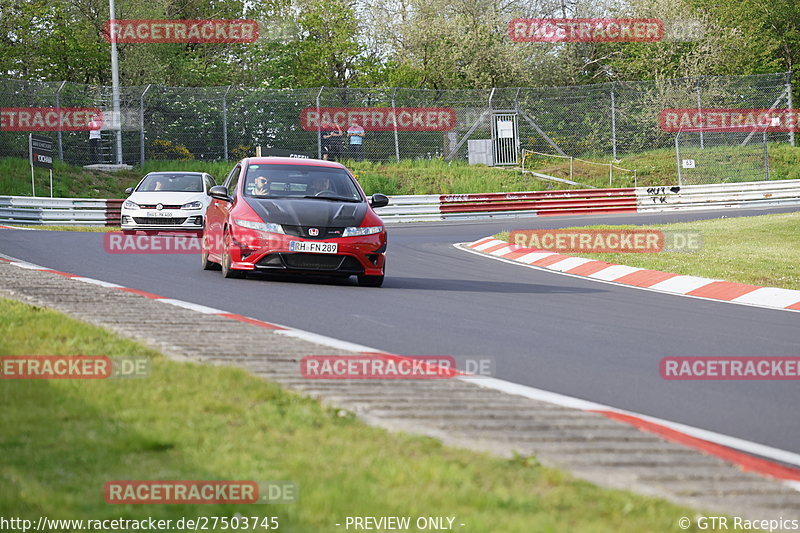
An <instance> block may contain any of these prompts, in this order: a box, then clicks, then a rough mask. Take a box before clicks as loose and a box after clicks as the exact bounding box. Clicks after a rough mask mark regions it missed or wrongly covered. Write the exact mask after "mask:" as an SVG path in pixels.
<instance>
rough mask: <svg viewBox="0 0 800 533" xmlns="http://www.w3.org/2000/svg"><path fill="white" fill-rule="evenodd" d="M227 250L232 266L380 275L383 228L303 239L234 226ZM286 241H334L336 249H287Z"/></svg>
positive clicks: (384, 233)
mask: <svg viewBox="0 0 800 533" xmlns="http://www.w3.org/2000/svg"><path fill="white" fill-rule="evenodd" d="M237 229H238V230H239V231H236V232H234V233H233V234H232V235H231V237H232V242H231V246H230V248H229V253H230V256H231V268H232V269H234V270H258V271H264V272H294V273H298V272H304V273H315V274H325V275H347V276H352V275H366V276H381V275H383V273H384V264H385V252H386V232H385V231H383V232H381V233H376V234H374V235H366V236H359V237H339V238H335V239H319V240H317V239H304V238H302V237H295V236H291V235H281V234H276V233H263V232H259V231H255V230H249V229H241V228H237ZM290 241H302V242H315V243H336V244H337V245H338V249H337V253H335V254H325V253H308V252H293V251H291V250H290V245H289V242H290Z"/></svg>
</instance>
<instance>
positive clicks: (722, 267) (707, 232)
mask: <svg viewBox="0 0 800 533" xmlns="http://www.w3.org/2000/svg"><path fill="white" fill-rule="evenodd" d="M635 227H637V226H602V225H601V226H581V227H580V229H610V228H616V229H626V228H635ZM638 227H641V226H638ZM647 227H652V228H656V229H661V230H677V231H680V230H697V231H700V232H701V233H702V240H703V247H702V249H701V250H700V251H698V252H694V253H669V252H663V253H639V254H637V253H614V254H591V253H589V254H587V253H584V254H580V256H581V257H587V258H591V259H598V260H601V261H608V262H610V263H618V264H623V265H629V266H634V267H640V268H649V269H653V270H661V271H663V272H674V273H676V274H685V275H690V276H701V277H705V278H715V279H722V280H725V281H735V282H738V283H749V284H752V285H762V286H765V287H781V288H784V289H797V290H800V270H798V268H797V265H798V264H800V213H783V214H774V215H760V216H755V217H735V218H717V219H711V220H702V221H697V222H681V223H677V224H659V225H654V226H647ZM497 238H498V239H502V240H508V233H501V234H498V236H497ZM569 255H575V254H569Z"/></svg>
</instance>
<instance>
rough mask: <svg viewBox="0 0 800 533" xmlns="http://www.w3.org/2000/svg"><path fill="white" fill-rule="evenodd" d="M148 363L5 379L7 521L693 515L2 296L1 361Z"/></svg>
mask: <svg viewBox="0 0 800 533" xmlns="http://www.w3.org/2000/svg"><path fill="white" fill-rule="evenodd" d="M34 354H48V355H69V354H83V355H110V356H123V355H138V356H147V357H149V358H150V360H151V361H152V372H151V375H150V377H148V378H142V379H123V380H92V381H90V380H83V381H78V380H50V381H46V380H25V381H16V380H15V381H11V380H0V401H2V406H3V407H2V409H0V424H2V428H3V430H2V432H0V449H1V450H2V452H0V516H4V517H11V516H16V517H22V518H28V519H32V520H36V519H37V518H38V517H39V516H40V515H46V516H48V517H50V518H75V519H80V518H84V519H87V518H91V519H103V518H115V517H123V518H142V517H147V516H152V517H154V518H157V519H167V518H170V519H177V518H179V517H181V516H186V517H198V516H232V515H233V514H234V513H241V514H242V515H246V516H269V515H272V516H275V515H277V516H278V517H279V518H280V521H281V527H280V531H288V532H308V533H324V532H329V531H336V530H339V529H337V528H336V527H335V526H334V524H335V523H337V522H341V521H342V520H343V518H344V517H345V516H348V515H350V516H359V515H360V516H366V515H368V516H383V515H386V516H406V515H411V516H418V515H431V516H441V515H447V516H454V515H455V516H457V517H458V523H462V522H463V523H464V524H466V527H463V528H457V529H458V530H459V531H464V532H465V533H469V532H480V533H484V532H487V531H497V532H503V533H514V532H519V533H529V532H531V531H543V532H548V531H550V532H555V531H581V532H601V531H604V532H605V531H615V532H640V531H680V530H679V529H678V527H677V525H676V524H677V520H678V518H680V517H681V516H685V515H688V516H694V514H695V513H694V511H691V510H688V509H685V508H681V507H678V506H674V505H671V504H668V503H665V502H663V501H660V500H656V499H651V498H645V497H641V496H637V495H633V494H629V493H626V492H621V491H609V490H603V489H599V488H597V487H595V486H593V485H591V484H589V483H585V482H582V481H578V480H574V479H572V478H570V477H569V476H568V475H566V474H564V473H561V472H559V471H557V470H553V469H549V468H543V467H541V466H540V465H539V464H538V463H537V461H536V460H535V459H533V458H528V457H518V458H516V459H513V460H503V459H499V458H494V457H490V456H486V455H482V454H477V453H473V452H468V451H464V450H458V449H452V448H448V447H445V446H443V445H441V444H440V443H439V442H438V441H435V440H433V439H427V438H421V437H412V436H408V435H403V434H389V433H387V432H385V431H383V430H380V429H375V428H370V427H368V426H366V425H364V424H362V423H361V422H359V421H358V420H356V419H355V418H354V417H353V416H352V415H350V414H348V413H345V412H339V411H337V410H334V409H331V408H325V407H321V406H320V404H319V403H318V402H316V401H313V400H310V399H307V398H303V397H300V396H298V395H296V394H293V393H290V392H286V391H284V390H282V389H281V388H280V387H278V386H277V385H274V384H271V383H269V382H266V381H264V380H262V379H259V378H257V377H255V376H252V375H250V374H248V373H246V372H244V371H243V370H239V369H234V368H230V367H212V366H203V365H198V364H190V363H183V364H181V363H176V362H171V361H168V360H166V359H165V358H164V357H163V356H161V355H160V354H158V353H157V352H155V351H153V350H152V349H148V348H146V347H144V346H142V345H139V344H137V343H134V342H132V341H129V340H125V339H122V338H119V337H117V336H115V335H113V334H111V333H109V332H107V331H105V330H103V329H100V328H97V327H93V326H89V325H87V324H84V323H80V322H77V321H75V320H73V319H71V318H68V317H66V316H64V315H61V314H59V313H56V312H54V311H51V310H46V309H42V308H38V307H32V306H29V305H26V304H21V303H18V302H14V301H10V300H3V299H0V355H34ZM121 479H131V480H135V479H164V480H166V479H201V480H202V479H231V480H236V479H238V480H293V481H295V482H296V483H297V484H298V485H299V488H300V499H299V502H297V503H294V504H287V505H270V506H264V505H207V506H200V505H139V506H134V505H109V504H106V503H105V502H104V501H103V496H102V487H103V484H104V483H105V482H106V481H109V480H121Z"/></svg>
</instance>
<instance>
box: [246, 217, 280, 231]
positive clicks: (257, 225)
mask: <svg viewBox="0 0 800 533" xmlns="http://www.w3.org/2000/svg"><path fill="white" fill-rule="evenodd" d="M233 223H234V224H236V225H237V226H241V227H243V228H250V229H255V230H258V231H266V232H268V233H281V234H282V233H284V231H283V226H281V225H280V224H273V223H272V222H253V221H252V220H240V219H238V218H234V219H233Z"/></svg>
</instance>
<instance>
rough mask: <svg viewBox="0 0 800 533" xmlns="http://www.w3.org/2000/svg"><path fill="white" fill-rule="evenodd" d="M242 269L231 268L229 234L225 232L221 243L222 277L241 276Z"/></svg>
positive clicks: (242, 275)
mask: <svg viewBox="0 0 800 533" xmlns="http://www.w3.org/2000/svg"><path fill="white" fill-rule="evenodd" d="M244 274H245V273H244V271H242V270H234V269H232V268H231V234H230V233H226V234H225V239H224V240H223V245H222V277H223V278H228V279H231V278H243V277H244Z"/></svg>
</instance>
